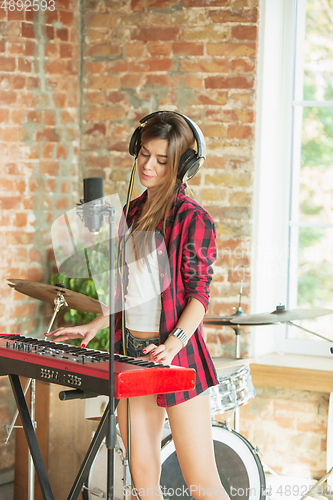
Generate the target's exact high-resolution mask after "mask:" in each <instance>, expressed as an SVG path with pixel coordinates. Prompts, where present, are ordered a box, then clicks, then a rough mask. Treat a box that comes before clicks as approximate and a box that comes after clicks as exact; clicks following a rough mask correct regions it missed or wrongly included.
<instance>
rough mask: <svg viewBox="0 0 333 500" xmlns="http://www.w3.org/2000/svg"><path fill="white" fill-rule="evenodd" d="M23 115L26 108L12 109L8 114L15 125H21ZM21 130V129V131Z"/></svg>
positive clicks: (23, 118)
mask: <svg viewBox="0 0 333 500" xmlns="http://www.w3.org/2000/svg"><path fill="white" fill-rule="evenodd" d="M25 116H26V110H25V109H24V108H20V109H13V110H12V111H11V114H10V117H11V120H12V123H13V124H15V125H22V123H23V122H24V120H25ZM22 132H23V131H21V133H22Z"/></svg>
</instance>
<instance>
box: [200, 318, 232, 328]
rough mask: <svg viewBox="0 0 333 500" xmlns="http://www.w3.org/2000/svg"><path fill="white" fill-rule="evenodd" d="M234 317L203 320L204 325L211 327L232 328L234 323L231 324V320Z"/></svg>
mask: <svg viewBox="0 0 333 500" xmlns="http://www.w3.org/2000/svg"><path fill="white" fill-rule="evenodd" d="M232 318H233V316H225V317H220V316H206V317H205V318H204V319H203V323H204V325H211V326H232V325H233V324H234V323H232V322H231V319H232Z"/></svg>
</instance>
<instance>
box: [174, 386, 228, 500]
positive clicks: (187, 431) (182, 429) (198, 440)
mask: <svg viewBox="0 0 333 500" xmlns="http://www.w3.org/2000/svg"><path fill="white" fill-rule="evenodd" d="M167 412H168V416H169V421H170V427H171V432H172V437H173V440H174V443H175V448H176V452H177V457H178V461H179V465H180V467H181V470H182V473H183V476H184V479H185V482H186V484H187V487H188V489H189V491H190V494H191V495H192V496H193V497H194V498H195V499H201V500H202V498H203V497H207V498H209V499H210V500H212V499H218V500H228V499H229V497H228V495H227V493H226V491H225V490H224V488H223V486H222V483H221V480H220V477H219V473H218V470H217V466H216V461H215V454H214V446H213V438H212V425H211V413H210V399H209V396H197V397H195V398H193V399H190V400H189V401H186V402H185V403H181V404H178V405H175V406H171V407H169V408H167Z"/></svg>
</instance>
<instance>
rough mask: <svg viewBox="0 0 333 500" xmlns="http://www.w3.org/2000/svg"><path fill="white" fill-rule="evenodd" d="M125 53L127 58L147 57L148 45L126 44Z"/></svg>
mask: <svg viewBox="0 0 333 500" xmlns="http://www.w3.org/2000/svg"><path fill="white" fill-rule="evenodd" d="M124 51H125V56H126V57H145V56H146V45H145V44H144V43H125V45H124Z"/></svg>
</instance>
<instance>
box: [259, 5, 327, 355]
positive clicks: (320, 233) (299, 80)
mask: <svg viewBox="0 0 333 500" xmlns="http://www.w3.org/2000/svg"><path fill="white" fill-rule="evenodd" d="M272 4H274V5H272ZM259 60H260V68H261V69H260V73H259V81H260V80H261V83H260V85H259V89H258V126H257V142H258V147H257V159H258V162H257V169H256V183H255V189H256V206H255V233H254V248H253V253H254V269H253V275H254V282H255V285H254V289H253V306H254V311H253V312H265V311H272V310H273V309H274V308H275V305H277V304H279V303H283V304H285V305H286V307H287V308H288V309H296V308H297V309H299V308H309V309H318V308H329V309H333V210H332V209H333V2H332V0H294V1H291V0H277V1H276V2H275V1H274V2H270V1H269V0H266V1H264V2H263V3H262V12H261V33H260V54H259ZM261 304H262V305H261ZM264 307H265V308H264ZM296 323H297V324H299V325H301V326H303V327H304V328H307V329H309V330H311V331H314V332H316V333H319V334H321V335H324V336H326V337H329V338H332V339H333V315H329V316H322V317H318V318H316V319H311V320H310V319H308V320H302V321H297V322H296ZM263 328H264V329H265V331H264V332H262V331H260V330H261V329H263ZM269 330H274V332H270V331H269ZM275 350H282V351H283V352H295V353H303V354H317V355H327V356H331V354H330V352H329V344H328V343H327V342H324V341H323V340H321V339H318V338H317V337H315V336H313V335H310V334H308V333H305V332H304V331H302V330H300V329H298V328H295V327H287V326H285V325H280V326H273V327H272V326H269V327H257V328H256V331H255V349H254V354H263V353H265V352H271V351H275Z"/></svg>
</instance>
